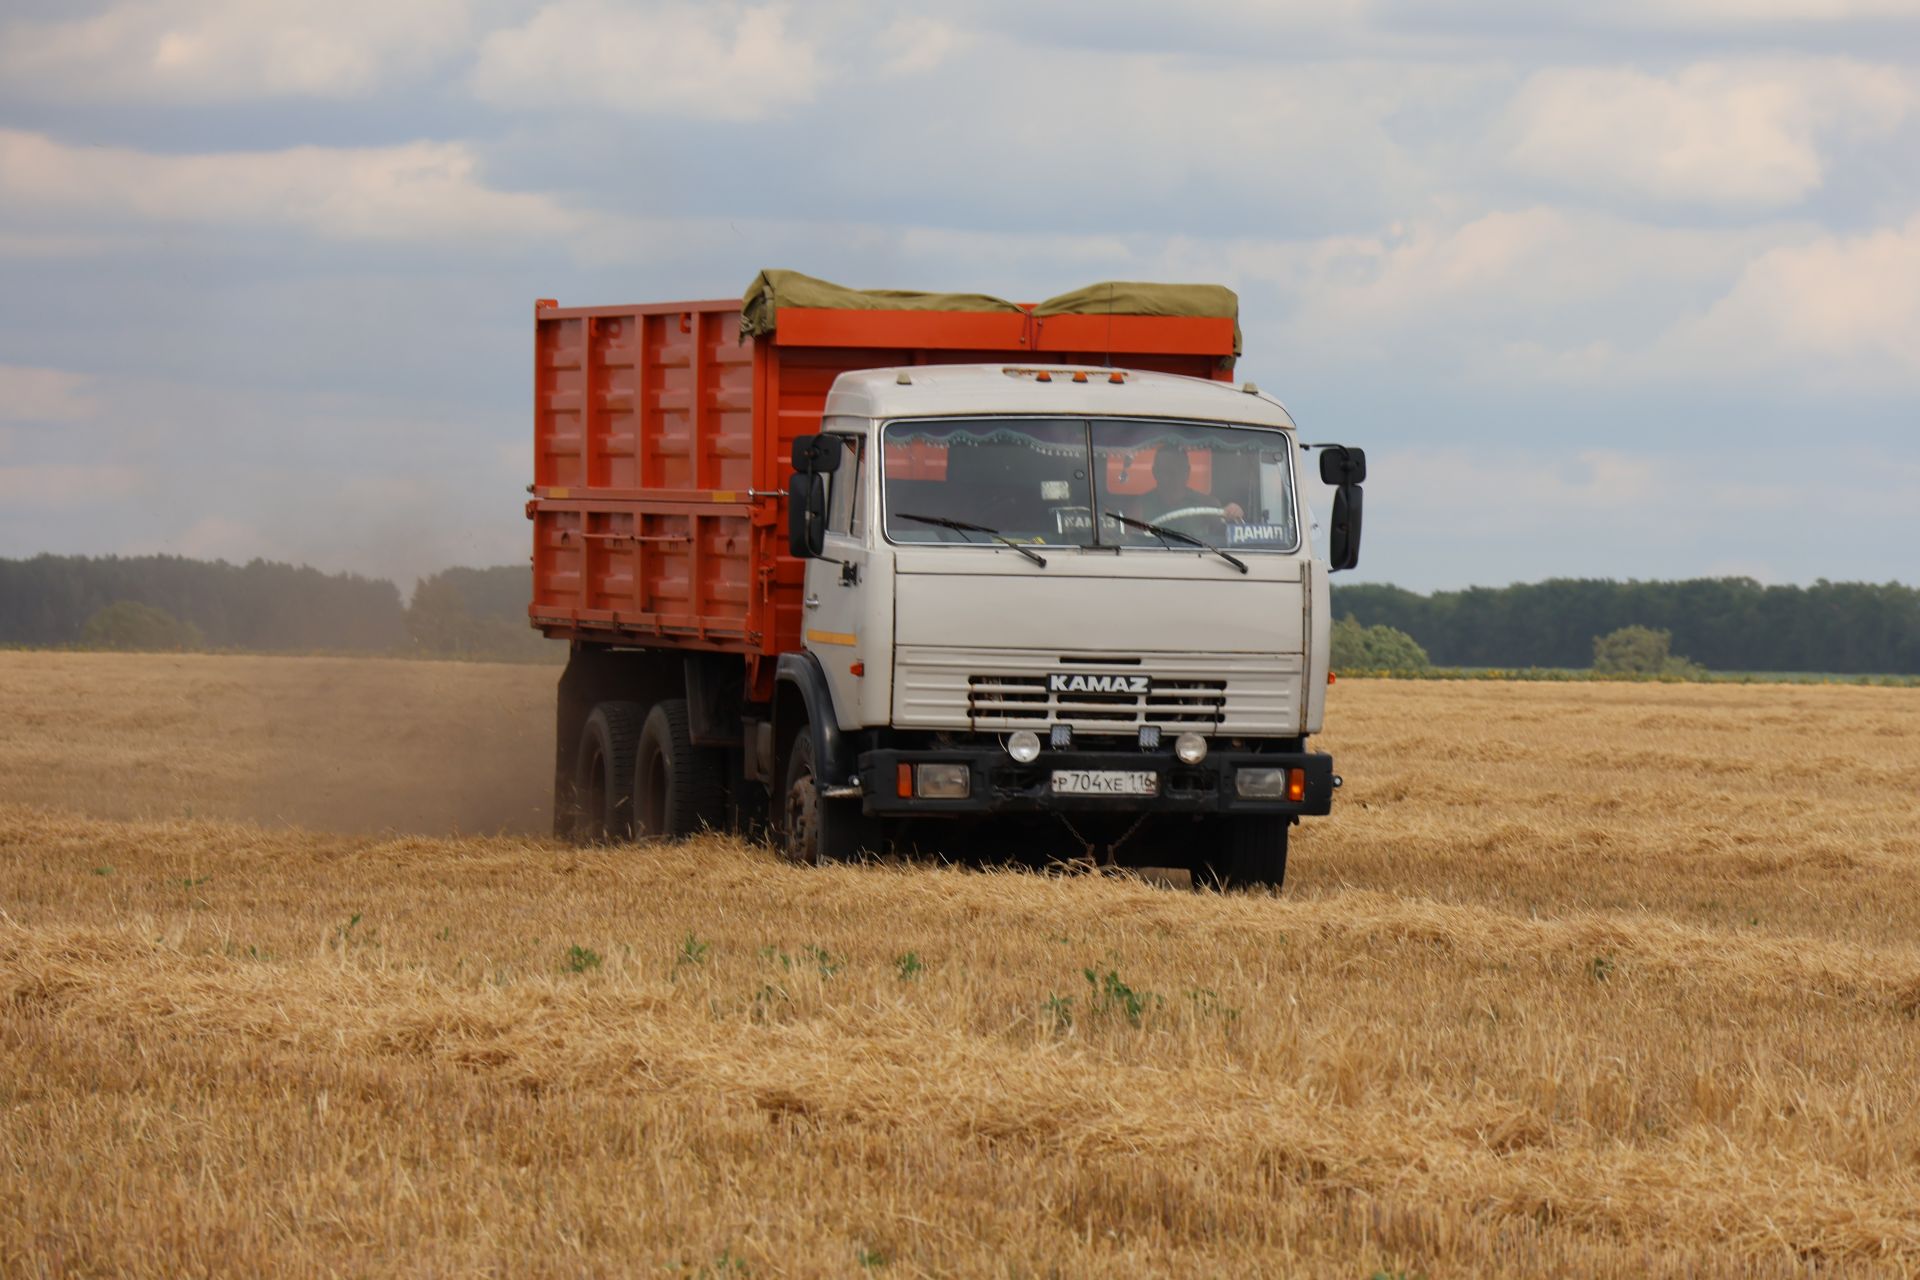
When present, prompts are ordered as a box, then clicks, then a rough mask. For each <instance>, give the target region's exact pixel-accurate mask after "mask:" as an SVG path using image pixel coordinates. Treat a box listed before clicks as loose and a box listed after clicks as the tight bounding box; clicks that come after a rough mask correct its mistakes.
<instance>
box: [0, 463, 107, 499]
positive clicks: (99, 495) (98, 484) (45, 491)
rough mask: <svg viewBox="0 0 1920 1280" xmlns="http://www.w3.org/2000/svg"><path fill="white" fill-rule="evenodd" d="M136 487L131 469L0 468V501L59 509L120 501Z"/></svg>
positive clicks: (87, 466)
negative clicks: (113, 500)
mask: <svg viewBox="0 0 1920 1280" xmlns="http://www.w3.org/2000/svg"><path fill="white" fill-rule="evenodd" d="M139 487H140V473H139V472H138V471H137V470H135V469H134V468H132V467H123V466H115V465H110V464H93V463H63V462H50V463H27V464H24V465H22V466H17V467H0V502H5V503H8V504H10V505H13V506H17V507H42V508H48V509H61V508H67V507H72V506H76V505H80V504H83V503H97V502H103V501H107V500H109V499H113V498H124V497H126V496H127V495H128V494H130V493H132V492H134V490H136V489H138V488H139Z"/></svg>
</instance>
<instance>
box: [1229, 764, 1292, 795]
mask: <svg viewBox="0 0 1920 1280" xmlns="http://www.w3.org/2000/svg"><path fill="white" fill-rule="evenodd" d="M1233 789H1234V790H1235V791H1237V792H1239V793H1240V795H1241V797H1242V798H1243V799H1246V800H1278V799H1280V798H1281V797H1282V796H1284V795H1286V794H1287V771H1286V770H1285V769H1236V770H1234V774H1233Z"/></svg>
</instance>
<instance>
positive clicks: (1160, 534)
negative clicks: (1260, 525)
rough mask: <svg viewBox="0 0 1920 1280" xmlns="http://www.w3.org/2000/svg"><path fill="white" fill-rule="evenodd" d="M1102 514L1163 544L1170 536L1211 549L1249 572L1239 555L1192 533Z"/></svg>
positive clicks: (1143, 521) (1239, 568) (1112, 512)
mask: <svg viewBox="0 0 1920 1280" xmlns="http://www.w3.org/2000/svg"><path fill="white" fill-rule="evenodd" d="M1100 514H1101V515H1103V516H1105V517H1106V518H1107V519H1109V520H1118V521H1119V522H1120V523H1121V524H1124V525H1126V526H1127V527H1128V528H1132V529H1142V530H1145V531H1146V532H1148V533H1150V534H1152V535H1153V536H1154V537H1156V538H1158V539H1160V542H1161V544H1162V545H1165V543H1166V541H1167V539H1168V538H1178V539H1180V541H1182V542H1185V543H1189V544H1191V545H1192V546H1196V547H1199V548H1200V549H1202V550H1203V551H1211V552H1213V554H1215V555H1217V556H1219V557H1220V558H1221V559H1222V560H1225V561H1226V562H1227V563H1228V564H1230V565H1232V566H1233V567H1234V568H1236V569H1238V570H1239V571H1240V572H1242V573H1245V572H1247V562H1246V561H1244V560H1242V559H1241V558H1240V557H1239V556H1236V555H1234V554H1233V553H1232V552H1230V551H1222V550H1221V549H1220V548H1218V547H1216V546H1214V545H1213V544H1212V543H1211V542H1207V541H1205V540H1203V539H1200V538H1196V537H1194V536H1193V535H1192V534H1190V533H1182V532H1181V531H1180V530H1178V529H1169V528H1167V526H1165V525H1163V524H1149V523H1148V522H1147V521H1145V520H1135V519H1134V518H1133V517H1132V516H1123V515H1121V514H1120V513H1119V512H1118V511H1102V512H1101V513H1100Z"/></svg>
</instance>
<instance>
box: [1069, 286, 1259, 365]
mask: <svg viewBox="0 0 1920 1280" xmlns="http://www.w3.org/2000/svg"><path fill="white" fill-rule="evenodd" d="M1033 314H1034V315H1035V316H1038V317H1039V318H1040V319H1042V320H1044V319H1046V318H1047V317H1048V316H1104V315H1116V316H1212V317H1215V318H1217V319H1223V320H1231V321H1233V354H1234V355H1236V356H1237V355H1239V354H1240V298H1239V295H1237V294H1235V293H1234V291H1233V290H1231V289H1229V288H1227V287H1226V286H1225V285H1220V284H1150V283H1146V282H1142V281H1134V280H1108V281H1104V282H1103V283H1100V284H1090V285H1088V286H1087V287H1086V288H1084V289H1075V290H1073V292H1071V293H1063V294H1061V295H1060V296H1059V297H1057V298H1048V299H1047V300H1046V301H1045V302H1043V303H1041V304H1040V305H1039V306H1037V307H1035V308H1034V309H1033Z"/></svg>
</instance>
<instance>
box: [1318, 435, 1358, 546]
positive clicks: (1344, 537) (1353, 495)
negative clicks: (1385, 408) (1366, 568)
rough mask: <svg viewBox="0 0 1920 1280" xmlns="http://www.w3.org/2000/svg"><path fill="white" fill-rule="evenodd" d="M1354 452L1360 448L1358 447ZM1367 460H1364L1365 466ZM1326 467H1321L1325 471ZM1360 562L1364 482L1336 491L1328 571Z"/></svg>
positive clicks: (1329, 536)
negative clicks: (1361, 488) (1361, 510)
mask: <svg viewBox="0 0 1920 1280" xmlns="http://www.w3.org/2000/svg"><path fill="white" fill-rule="evenodd" d="M1354 452H1356V453H1357V452H1359V450H1357V449H1356V450H1355V451H1354ZM1365 466H1366V464H1365V463H1364V462H1362V463H1361V467H1362V469H1364V468H1365ZM1325 471H1326V467H1325V466H1324V465H1323V466H1322V467H1321V472H1322V474H1324V473H1325ZM1359 563H1360V486H1359V485H1357V484H1343V485H1341V486H1340V487H1339V488H1338V489H1337V490H1335V491H1334V495H1333V523H1332V525H1330V526H1329V527H1328V529H1327V571H1328V572H1329V573H1331V572H1333V571H1334V570H1336V569H1351V568H1353V567H1354V566H1356V565H1358V564H1359Z"/></svg>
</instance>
